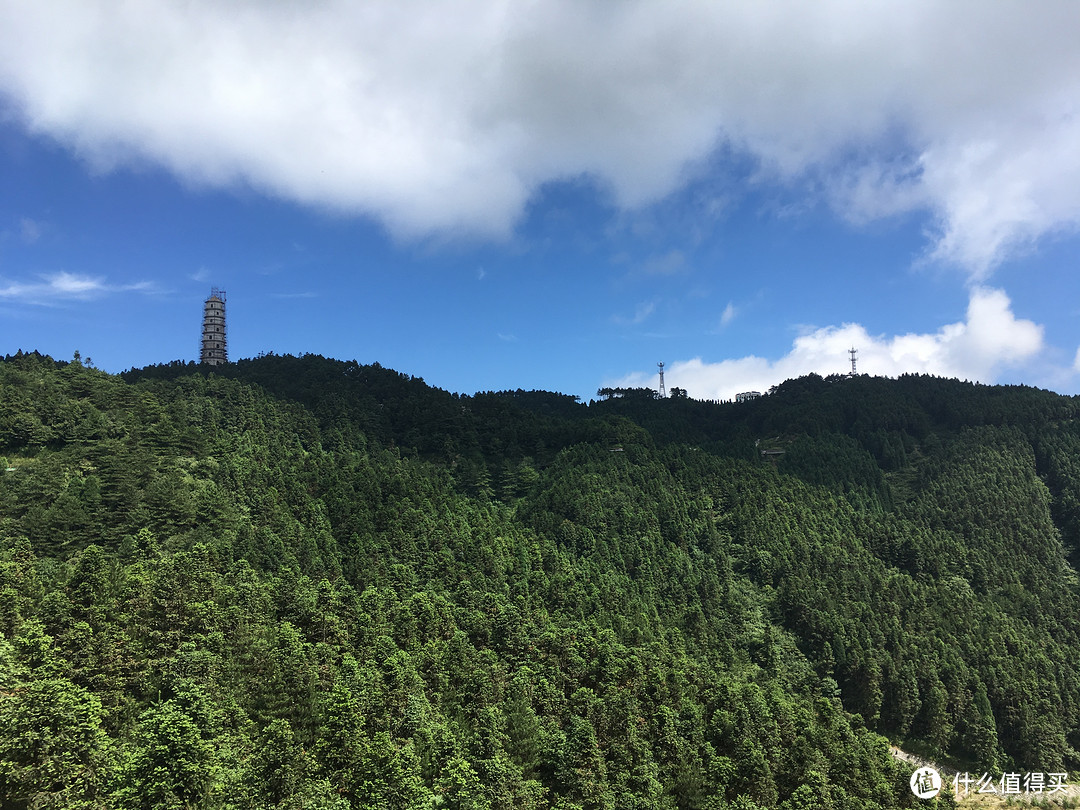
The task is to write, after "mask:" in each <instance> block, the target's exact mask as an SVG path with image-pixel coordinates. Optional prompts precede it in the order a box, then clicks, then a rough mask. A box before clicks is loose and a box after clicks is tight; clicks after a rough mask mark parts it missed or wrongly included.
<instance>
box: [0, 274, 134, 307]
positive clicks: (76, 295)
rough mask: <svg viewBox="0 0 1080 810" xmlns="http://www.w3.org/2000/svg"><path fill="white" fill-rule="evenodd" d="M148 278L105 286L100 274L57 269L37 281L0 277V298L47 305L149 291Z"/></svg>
mask: <svg viewBox="0 0 1080 810" xmlns="http://www.w3.org/2000/svg"><path fill="white" fill-rule="evenodd" d="M153 289H154V286H153V284H152V283H150V282H148V281H140V282H138V283H136V284H125V285H109V284H106V283H105V280H104V279H103V278H100V277H94V276H83V275H78V274H75V273H68V272H60V273H54V274H53V275H45V276H40V281H31V282H26V281H8V282H5V281H4V280H3V279H0V301H5V300H6V301H21V302H24V303H28V304H50V303H55V302H58V301H72V300H75V301H86V300H89V299H92V298H96V297H98V296H101V295H105V294H108V293H116V292H152V291H153Z"/></svg>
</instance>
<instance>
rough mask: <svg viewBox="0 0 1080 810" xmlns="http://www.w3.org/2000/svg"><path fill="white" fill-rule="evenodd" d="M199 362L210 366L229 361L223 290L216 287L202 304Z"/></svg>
mask: <svg viewBox="0 0 1080 810" xmlns="http://www.w3.org/2000/svg"><path fill="white" fill-rule="evenodd" d="M199 362H200V363H206V364H207V365H210V366H220V365H221V364H222V363H227V362H229V352H228V349H227V348H226V345H225V291H224V290H219V289H218V288H217V287H212V288H211V289H210V297H209V298H207V299H206V302H205V303H204V304H203V325H202V344H201V345H200V347H199Z"/></svg>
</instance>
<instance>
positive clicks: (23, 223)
mask: <svg viewBox="0 0 1080 810" xmlns="http://www.w3.org/2000/svg"><path fill="white" fill-rule="evenodd" d="M19 231H20V232H21V234H22V240H23V242H25V243H26V244H28V245H32V244H34V243H35V242H37V241H38V240H39V239H40V238H41V234H42V232H43V231H44V226H43V225H42V224H41V223H40V222H37V221H35V220H33V219H30V218H29V217H23V218H22V219H20V220H19Z"/></svg>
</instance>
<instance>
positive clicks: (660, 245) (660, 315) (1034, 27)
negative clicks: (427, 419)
mask: <svg viewBox="0 0 1080 810" xmlns="http://www.w3.org/2000/svg"><path fill="white" fill-rule="evenodd" d="M1078 40H1080V4H1078V3H1075V2H1071V0H1067V1H1066V0H1063V1H1061V2H1055V0H1042V2H1039V3H1031V2H1027V1H1026V0H1025V1H1024V2H1010V1H1009V0H995V2H993V3H987V2H984V0H956V2H949V3H942V2H939V0H881V2H875V3H866V2H862V0H816V2H814V3H799V2H793V1H785V2H780V1H779V0H777V1H776V2H768V1H767V0H763V1H762V2H753V3H748V2H743V1H742V0H738V2H731V1H729V2H724V1H723V0H708V2H680V0H672V2H664V3H658V2H655V0H624V2H619V3H611V2H608V0H565V1H564V0H533V1H531V2H530V0H515V2H510V1H509V0H501V1H500V0H461V1H460V2H455V3H440V2H412V0H397V1H396V2H381V3H380V2H371V3H355V2H339V0H312V1H311V2H290V0H275V1H274V2H268V1H267V0H231V2H228V3H221V2H218V0H184V1H183V2H180V1H179V0H176V1H175V2H166V1H165V0H139V2H134V0H130V1H128V2H120V1H118V0H109V2H105V1H104V0H70V1H69V2H64V1H62V0H36V2H34V3H25V2H21V0H0V327H2V331H0V336H2V337H0V354H8V353H14V352H15V351H17V350H19V349H22V350H25V351H31V350H35V349H36V350H39V351H41V352H44V353H48V354H51V355H52V356H54V357H56V358H58V359H70V358H71V357H72V356H73V354H74V352H75V351H78V352H80V353H81V355H82V357H83V358H87V357H89V358H91V360H92V362H93V363H94V364H95V365H96V366H97V367H98V368H102V369H104V370H106V371H109V372H119V371H122V370H124V369H127V368H132V367H140V366H144V365H148V364H152V363H160V362H169V361H171V360H177V359H179V360H194V359H197V355H198V344H199V337H200V327H201V315H202V302H203V300H204V299H205V298H206V297H207V295H208V294H209V292H210V289H211V288H212V287H218V288H223V289H224V290H225V291H226V294H227V322H228V330H229V356H230V358H231V359H234V360H235V359H239V358H244V357H254V356H256V355H258V354H259V353H262V352H275V353H279V354H285V353H290V354H303V353H305V352H311V353H316V354H321V355H324V356H328V357H336V358H339V359H343V360H353V359H355V360H358V361H360V362H362V363H372V362H379V363H381V364H382V365H383V366H387V367H390V368H394V369H396V370H398V371H401V372H404V373H407V374H411V375H414V376H418V377H422V378H424V379H425V380H426V381H427V382H428V383H430V384H432V385H435V386H438V387H440V388H444V389H447V390H451V391H459V392H463V393H473V392H476V391H487V390H505V389H516V388H524V389H545V390H554V391H561V392H563V393H569V394H575V395H579V396H581V397H583V398H585V399H588V398H590V397H595V395H596V390H597V389H598V388H600V387H607V386H652V387H656V385H657V383H658V376H657V363H658V362H664V363H665V382H666V385H667V388H668V389H669V390H670V389H671V388H672V387H680V388H683V389H685V390H686V391H687V392H688V393H689V395H690V396H692V397H696V398H701V399H729V398H732V397H734V395H735V394H736V393H738V392H741V391H749V390H758V391H765V390H767V389H768V388H769V387H770V386H772V385H775V384H778V383H780V382H782V381H783V380H784V379H788V378H791V377H797V376H800V375H803V374H808V373H811V372H814V373H818V374H822V375H826V374H832V373H843V372H846V371H849V370H850V359H849V355H848V349H850V348H852V347H854V348H856V349H857V350H858V355H857V357H858V371H859V372H860V373H868V374H875V375H886V376H896V375H899V374H903V373H907V372H913V373H929V374H936V375H942V376H949V377H958V378H961V379H968V380H978V381H981V382H986V383H1024V384H1028V385H1035V386H1039V387H1044V388H1050V389H1052V390H1055V391H1059V392H1062V393H1067V394H1075V393H1080V328H1078V318H1077V316H1078V314H1080V275H1078V274H1077V272H1076V265H1077V259H1078V258H1080V232H1078V225H1080V48H1077V47H1076V42H1077V41H1078Z"/></svg>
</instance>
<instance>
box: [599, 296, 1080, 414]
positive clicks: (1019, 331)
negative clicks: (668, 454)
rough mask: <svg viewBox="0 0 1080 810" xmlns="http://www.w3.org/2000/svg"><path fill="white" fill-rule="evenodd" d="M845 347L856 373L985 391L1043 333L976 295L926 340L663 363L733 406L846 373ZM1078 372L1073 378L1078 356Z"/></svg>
mask: <svg viewBox="0 0 1080 810" xmlns="http://www.w3.org/2000/svg"><path fill="white" fill-rule="evenodd" d="M852 347H855V348H856V349H857V350H858V370H859V372H860V373H866V374H873V375H878V376H888V377H895V376H897V375H900V374H904V373H923V374H936V375H939V376H944V377H957V378H960V379H968V380H977V381H980V382H987V383H991V382H994V381H995V379H996V377H997V374H998V373H999V372H1000V371H1001V370H1002V369H1005V368H1009V367H1014V366H1017V365H1019V364H1021V363H1023V362H1024V361H1026V360H1028V359H1029V358H1032V357H1034V356H1035V355H1036V354H1038V353H1039V352H1040V351H1041V350H1042V348H1043V328H1042V327H1041V326H1039V325H1037V324H1035V323H1033V322H1032V321H1029V320H1022V319H1018V318H1017V317H1016V316H1015V315H1014V314H1013V312H1012V308H1011V303H1010V301H1009V298H1008V296H1007V295H1006V294H1005V293H1004V292H1003V291H1001V290H996V289H989V288H985V287H976V288H974V289H973V290H972V292H971V298H970V300H969V302H968V309H967V317H966V318H965V320H964V321H961V322H959V323H952V324H948V325H946V326H943V327H941V328H940V329H939V330H938V331H937V332H934V333H931V334H906V335H895V336H892V337H887V336H881V335H879V336H872V335H870V334H868V333H867V331H866V329H865V328H864V327H862V326H860V325H859V324H844V325H843V326H829V327H825V328H821V329H815V330H813V331H810V332H807V333H806V334H803V335H800V336H799V337H798V338H796V339H795V341H794V343H793V345H792V348H791V351H790V352H788V353H787V354H786V355H784V356H783V357H781V358H780V359H778V360H775V361H770V360H767V359H765V358H762V357H754V356H750V357H742V358H738V359H731V360H721V361H718V362H712V363H709V362H704V361H703V360H702V359H701V358H699V357H695V358H694V359H692V360H685V361H680V362H675V363H670V364H669V365H668V367H667V374H666V376H667V379H668V380H669V381H670V384H671V385H677V386H679V387H680V388H685V389H686V390H687V391H688V392H689V393H690V396H692V397H695V398H697V399H732V398H734V396H735V394H737V393H739V392H740V391H767V390H768V389H769V388H770V387H771V386H773V385H776V384H778V383H781V382H783V381H784V380H786V379H791V378H794V377H800V376H803V375H805V374H810V373H815V374H821V375H828V374H842V373H846V372H848V371H850V368H851V367H850V359H849V356H848V349H849V348H852ZM1077 364H1078V365H1077V370H1080V351H1078V352H1077ZM650 379H651V375H650V374H647V373H642V372H635V373H634V374H630V375H627V376H626V377H624V378H623V379H621V380H618V381H616V382H614V383H611V385H614V386H640V385H647V384H648V380H650Z"/></svg>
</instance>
